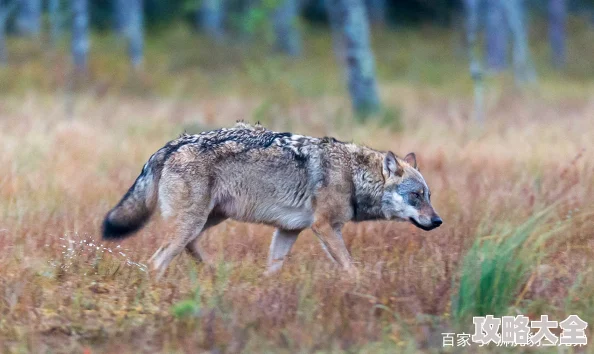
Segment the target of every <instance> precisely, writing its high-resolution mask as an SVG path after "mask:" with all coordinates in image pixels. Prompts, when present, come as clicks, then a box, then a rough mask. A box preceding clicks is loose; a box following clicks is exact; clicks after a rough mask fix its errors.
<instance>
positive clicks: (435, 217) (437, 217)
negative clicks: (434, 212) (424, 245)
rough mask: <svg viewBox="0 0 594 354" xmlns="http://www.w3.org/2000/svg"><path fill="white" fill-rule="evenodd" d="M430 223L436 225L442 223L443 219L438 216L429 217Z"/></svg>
mask: <svg viewBox="0 0 594 354" xmlns="http://www.w3.org/2000/svg"><path fill="white" fill-rule="evenodd" d="M431 223H432V224H433V226H435V227H438V226H439V225H441V224H443V220H441V218H440V217H439V216H434V217H432V218H431Z"/></svg>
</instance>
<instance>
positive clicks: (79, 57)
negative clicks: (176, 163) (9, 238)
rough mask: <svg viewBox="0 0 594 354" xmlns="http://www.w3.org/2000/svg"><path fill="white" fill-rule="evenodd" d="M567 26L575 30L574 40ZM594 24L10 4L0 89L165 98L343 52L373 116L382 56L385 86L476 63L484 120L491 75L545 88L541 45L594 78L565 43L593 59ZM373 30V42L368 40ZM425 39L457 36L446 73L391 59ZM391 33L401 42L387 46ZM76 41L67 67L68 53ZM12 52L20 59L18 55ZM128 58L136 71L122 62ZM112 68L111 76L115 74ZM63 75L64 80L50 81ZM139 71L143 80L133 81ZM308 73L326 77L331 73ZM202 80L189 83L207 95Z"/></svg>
mask: <svg viewBox="0 0 594 354" xmlns="http://www.w3.org/2000/svg"><path fill="white" fill-rule="evenodd" d="M569 19H575V21H574V22H575V23H573V25H572V26H570V27H569V32H568V20H569ZM588 26H589V27H592V26H594V3H593V2H592V1H590V0H505V1H497V0H462V1H460V0H434V1H423V0H405V1H389V0H360V1H356V0H324V1H322V0H262V1H257V0H245V1H244V0H229V1H224V0H202V1H201V0H196V1H193V0H183V1H182V0H179V1H158V0H148V1H143V0H112V1H89V0H76V1H75V0H72V1H65V0H48V1H42V0H12V1H9V0H2V2H0V64H1V65H3V66H5V67H9V68H10V69H8V70H7V69H5V70H3V71H2V79H3V85H2V86H3V87H2V88H3V89H4V90H8V91H9V90H10V88H11V86H12V85H17V86H21V88H22V87H26V86H27V85H28V84H31V86H32V87H35V88H42V89H56V88H62V89H64V88H65V89H67V90H73V89H77V88H79V84H78V82H80V81H81V80H82V81H84V82H87V83H93V84H95V85H99V86H101V87H102V88H103V90H109V89H111V88H116V89H119V88H122V87H123V86H125V84H128V85H133V86H135V87H136V89H138V90H140V91H142V89H145V91H146V92H145V93H147V92H151V93H157V94H158V93H163V92H160V90H159V89H163V87H158V86H167V80H162V78H161V77H158V74H161V75H165V76H175V75H176V74H183V73H184V72H185V71H187V70H188V69H190V68H196V71H200V70H204V71H207V72H210V74H212V75H213V76H215V75H216V76H219V75H221V73H220V71H223V72H229V71H233V70H237V69H239V70H240V71H243V72H253V71H254V70H256V71H258V70H263V69H261V68H253V66H254V65H255V66H260V64H262V62H257V60H258V59H257V57H258V56H260V59H262V58H265V57H266V56H267V55H268V54H272V53H276V54H282V55H286V56H288V57H291V58H294V59H295V60H296V61H297V60H299V58H308V57H311V56H312V55H315V54H317V53H319V52H318V51H324V50H326V51H328V52H330V50H331V48H333V51H334V53H335V54H336V56H337V60H338V62H339V63H340V64H341V65H342V67H343V72H344V73H345V74H344V76H345V78H346V83H347V87H348V91H349V93H350V96H351V100H352V104H353V107H354V109H355V111H356V113H357V116H358V117H360V118H365V117H366V116H367V115H369V114H371V113H377V112H378V111H379V110H380V108H381V107H382V105H381V100H380V98H379V93H378V87H377V76H378V75H377V74H376V63H375V62H376V59H375V56H374V50H375V51H377V52H378V58H379V62H380V64H379V65H380V71H381V70H382V69H381V68H383V67H384V66H390V67H391V68H386V70H388V72H380V75H379V76H380V77H381V78H382V79H383V78H386V79H389V78H402V77H403V76H404V77H408V78H410V76H411V75H416V76H417V77H415V78H414V79H417V80H418V79H421V80H422V79H423V78H424V79H426V80H428V81H439V80H445V78H444V77H443V75H445V74H447V73H449V72H450V71H449V70H448V68H447V67H446V65H448V63H449V64H451V63H452V62H454V63H455V62H458V63H466V60H465V59H464V58H465V56H467V57H468V62H469V75H470V77H471V78H472V80H473V82H474V90H475V100H476V104H475V112H474V114H475V116H476V118H477V119H479V120H481V119H483V115H484V113H483V112H482V111H483V107H482V106H483V103H482V102H483V100H484V98H483V91H484V90H483V80H484V77H485V73H486V74H495V73H499V72H503V71H505V70H507V69H510V70H512V72H513V75H514V77H515V81H516V85H517V86H524V85H527V84H534V83H536V82H537V78H538V74H537V73H538V71H539V70H536V69H535V67H534V60H533V57H532V54H531V51H532V50H533V49H531V46H532V47H537V46H538V49H535V50H537V51H539V53H538V54H542V53H540V51H542V50H543V49H542V44H543V42H544V43H547V44H548V47H549V48H548V52H549V54H548V57H549V58H548V60H547V64H548V65H547V66H546V67H544V68H543V70H545V71H549V69H551V67H552V68H554V69H555V70H557V71H560V72H564V73H566V74H568V75H573V76H574V77H581V78H589V77H591V76H592V75H593V74H592V71H593V70H594V69H592V67H591V66H590V65H588V64H589V62H590V60H589V59H590V57H591V56H590V55H589V54H592V52H584V53H570V54H568V53H567V52H568V49H567V48H568V45H567V44H566V43H567V41H568V37H571V38H572V39H570V40H573V37H575V36H572V34H574V33H575V32H576V31H579V32H580V33H578V35H577V37H578V38H583V39H581V40H580V39H578V41H580V42H583V43H584V45H587V48H581V49H582V50H586V51H587V50H591V49H590V48H591V47H592V46H591V45H588V44H589V43H591V41H590V40H591V36H590V35H585V37H584V31H585V30H586V28H585V27H588ZM370 28H372V29H373V31H372V32H373V34H374V36H373V38H374V39H376V40H375V45H371V43H370ZM428 28H430V30H427V29H428ZM423 29H425V32H423ZM327 32H331V33H332V45H329V44H328V43H324V44H325V47H321V45H317V46H316V47H315V48H312V49H310V50H308V49H309V48H307V47H308V43H310V42H315V39H312V38H316V37H320V36H322V37H323V36H324V35H325V34H326V33H327ZM419 32H420V33H421V36H420V37H417V38H415V39H414V40H417V41H423V40H426V38H428V37H427V36H429V40H430V41H431V38H430V37H432V36H434V35H435V34H436V33H443V32H451V37H452V38H450V39H448V42H447V44H449V45H444V46H443V49H444V50H447V53H446V52H442V53H441V54H440V56H442V57H441V58H435V59H434V60H435V61H439V62H440V63H439V65H440V66H443V67H432V68H411V65H413V63H404V62H402V60H400V61H396V62H394V61H393V60H398V59H396V58H393V57H394V55H396V53H400V52H402V51H403V50H407V51H408V48H407V47H406V44H407V43H408V44H409V45H412V53H410V54H409V56H414V55H417V56H420V55H422V54H420V53H419V52H421V51H423V50H425V49H423V47H424V46H423V45H422V44H421V43H410V42H412V41H413V38H410V37H415V35H417V36H418V33H419ZM423 33H426V35H423ZM390 34H392V38H387V37H390ZM397 34H400V35H401V36H402V37H409V38H407V39H406V42H407V43H402V42H403V41H402V40H398V38H394V37H397ZM440 37H444V36H443V35H442V34H441V35H440ZM545 37H546V38H545ZM197 38H200V39H197ZM205 38H207V39H205ZM205 40H206V41H207V43H205V42H204V41H205ZM7 42H8V43H7ZM67 42H69V47H70V52H71V59H69V60H66V57H65V56H64V54H65V48H66V47H65V44H66V43H67ZM214 44H216V45H217V46H214V47H213V45H214ZM442 45H443V44H442ZM576 45H578V46H579V45H580V43H576ZM11 47H12V48H11ZM374 47H375V48H374ZM145 48H146V49H145ZM11 51H13V52H15V53H13V57H12V58H10V52H11ZM124 53H127V57H128V61H129V67H123V66H122V60H119V61H117V60H116V58H119V57H122V56H123V55H124ZM384 53H386V54H385V55H384ZM389 53H392V54H391V55H390V54H389ZM167 54H168V56H164V55H167ZM568 55H569V57H568ZM254 56H255V57H254ZM386 56H387V58H386ZM40 57H41V58H45V59H48V58H49V59H53V60H50V61H48V60H46V61H44V62H43V64H44V67H45V66H47V65H49V67H48V68H46V69H45V70H47V71H48V73H47V75H43V78H41V77H31V79H34V81H33V82H30V83H29V82H27V80H13V81H10V80H9V76H10V75H15V76H16V75H19V71H21V70H22V71H27V72H30V71H31V70H34V69H33V68H32V67H31V66H29V65H27V63H28V62H29V61H32V60H35V59H39V58H40ZM205 57H208V58H216V59H213V60H205ZM448 57H450V58H448ZM386 59H388V60H386ZM390 59H392V61H391V62H390V61H389V60H390ZM539 59H543V58H542V55H540V56H539ZM68 62H72V70H71V68H70V67H69V66H66V65H65V64H66V63H68ZM52 65H53V67H52ZM109 65H112V67H106V66H109ZM213 66H216V67H213ZM580 66H582V67H580ZM583 66H586V67H583ZM49 68H51V70H48V69H49ZM212 69H214V70H212ZM219 69H222V70H219ZM318 69H320V68H318ZM441 69H443V70H441ZM39 70H41V69H39ZM271 70H272V69H271ZM53 71H58V72H59V73H54V74H53V75H51V74H50V72H53ZM427 71H428V72H427ZM131 72H132V73H144V75H141V74H139V76H137V77H134V79H130V75H131V74H130V73H131ZM411 72H412V73H411ZM23 74H24V75H27V73H26V72H25V73H23ZM309 74H310V75H311V76H314V77H318V76H320V74H321V73H319V72H318V73H311V72H310V73H309ZM584 74H585V75H586V76H585V77H584ZM196 75H197V74H193V75H191V76H194V77H195V76H196ZM203 75H204V73H203ZM223 75H224V74H223ZM81 77H82V79H81ZM308 78H309V77H308ZM325 79H326V78H325ZM7 80H8V81H7ZM188 80H190V78H189V77H188ZM213 80H214V81H217V80H216V79H213ZM39 81H41V82H39ZM124 81H126V82H124ZM149 81H150V83H149ZM172 81H174V80H172ZM449 81H454V80H452V79H449ZM132 82H135V83H136V84H132ZM157 82H158V83H157ZM202 83H203V82H201V81H195V82H193V83H191V84H190V83H188V84H187V85H188V86H193V87H198V86H200V87H205V85H202ZM212 83H213V82H212V81H211V82H210V84H212ZM173 86H178V85H176V84H173ZM207 86H209V87H210V86H212V85H207ZM295 86H299V84H297V85H295ZM304 86H307V85H304ZM186 89H189V90H191V88H189V87H186ZM297 89H300V88H299V87H297ZM181 90H182V92H183V91H184V89H181Z"/></svg>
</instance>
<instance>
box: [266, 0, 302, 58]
mask: <svg viewBox="0 0 594 354" xmlns="http://www.w3.org/2000/svg"><path fill="white" fill-rule="evenodd" d="M298 12H299V7H298V4H297V0H281V2H280V3H279V4H278V6H277V7H276V8H275V9H274V12H273V15H272V22H273V26H274V32H275V37H276V38H275V39H276V48H277V49H278V50H279V51H280V52H282V53H285V54H287V55H290V56H298V55H300V54H301V35H300V33H299V28H298V23H297V21H298V19H299V17H298Z"/></svg>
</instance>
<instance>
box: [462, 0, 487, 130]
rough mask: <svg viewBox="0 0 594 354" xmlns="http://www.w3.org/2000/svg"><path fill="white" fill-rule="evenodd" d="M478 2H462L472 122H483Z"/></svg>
mask: <svg viewBox="0 0 594 354" xmlns="http://www.w3.org/2000/svg"><path fill="white" fill-rule="evenodd" d="M480 5H481V1H480V0H464V7H465V12H466V42H467V46H468V53H469V55H468V56H469V60H470V76H471V78H472V81H473V83H474V120H476V121H478V122H479V123H482V122H483V121H484V119H485V118H484V83H483V70H482V65H481V60H480V55H479V50H478V45H477V44H478V35H479V30H480V16H479V13H480Z"/></svg>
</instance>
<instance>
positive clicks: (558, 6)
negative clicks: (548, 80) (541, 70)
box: [549, 0, 567, 68]
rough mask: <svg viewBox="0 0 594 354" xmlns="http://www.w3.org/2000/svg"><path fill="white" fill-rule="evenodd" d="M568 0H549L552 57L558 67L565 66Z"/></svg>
mask: <svg viewBox="0 0 594 354" xmlns="http://www.w3.org/2000/svg"><path fill="white" fill-rule="evenodd" d="M566 18H567V2H566V0H549V41H550V43H551V57H552V61H553V65H554V66H555V67H556V68H562V67H563V66H565V22H566Z"/></svg>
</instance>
